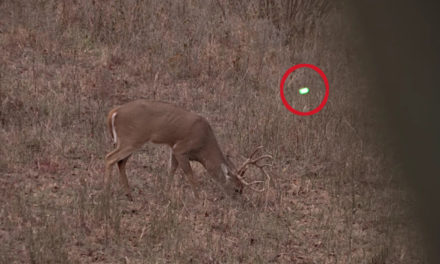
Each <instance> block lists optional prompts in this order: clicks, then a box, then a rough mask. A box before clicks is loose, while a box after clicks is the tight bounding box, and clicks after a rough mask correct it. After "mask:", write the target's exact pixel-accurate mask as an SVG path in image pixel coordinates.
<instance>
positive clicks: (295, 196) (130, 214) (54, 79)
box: [0, 0, 424, 263]
mask: <svg viewBox="0 0 440 264" xmlns="http://www.w3.org/2000/svg"><path fill="white" fill-rule="evenodd" d="M329 3H333V4H329ZM351 31H353V29H352V28H351V26H350V23H349V22H347V21H345V19H344V16H343V11H342V6H339V5H337V4H336V2H333V1H328V2H327V1H320V0H316V1H285V0H275V1H266V0H252V1H232V0H210V1H204V0H184V1H171V0H164V1H136V0H126V1H102V0H92V1H88V0H76V1H56V0H34V1H9V0H5V1H0V140H1V146H2V147H1V148H0V175H1V177H0V181H1V182H0V201H1V204H2V206H1V210H0V245H1V246H0V263H420V262H423V261H424V258H423V257H422V256H423V254H422V253H421V250H420V248H419V247H416V246H414V245H416V244H418V242H419V239H420V238H419V237H418V236H417V235H416V231H415V228H414V226H413V222H412V220H411V218H410V217H409V214H408V213H407V210H406V209H407V208H409V207H411V205H412V202H411V201H412V200H411V197H408V195H407V194H406V192H405V191H404V190H403V187H402V185H401V184H400V183H399V180H398V179H399V165H398V164H396V162H395V161H394V160H393V153H390V152H389V151H385V149H386V146H387V145H386V144H387V143H386V142H387V140H386V137H384V136H383V135H381V132H380V131H381V130H380V126H381V124H380V122H379V121H378V120H379V119H378V118H377V116H378V114H377V113H376V112H375V111H374V110H372V109H374V105H371V104H369V103H368V100H367V99H368V96H369V95H368V81H367V78H366V77H365V76H364V75H363V74H362V71H361V66H362V65H360V64H359V62H358V61H357V58H356V48H355V46H356V44H357V42H359V41H360V38H359V36H356V35H355V34H348V33H347V32H351ZM297 63H312V64H315V65H317V66H318V67H320V68H321V69H322V70H323V71H324V72H325V73H326V74H327V76H328V78H329V81H330V98H329V102H328V104H327V105H326V107H325V108H324V110H323V111H321V112H320V113H319V114H317V115H314V116H311V117H299V116H294V115H292V114H291V113H289V112H288V111H287V110H286V109H285V108H284V106H282V104H281V100H280V99H279V81H280V79H281V76H282V74H283V73H284V71H285V70H286V69H288V68H289V67H291V66H293V65H294V64H297ZM300 78H302V80H301V81H302V82H305V83H307V82H311V83H312V82H313V80H311V77H307V74H303V75H300ZM136 98H149V99H157V100H163V101H169V102H173V103H175V104H177V105H180V106H182V107H184V108H187V109H191V110H193V111H195V112H198V113H201V114H202V115H204V116H205V117H206V118H207V119H208V120H209V121H210V122H211V124H212V126H213V128H214V130H215V132H216V134H217V137H218V139H219V141H220V143H221V145H222V147H223V149H224V150H225V151H229V152H230V153H231V155H232V156H233V159H234V160H235V161H236V162H237V163H238V162H240V161H242V160H243V157H242V155H247V154H249V151H251V149H252V148H253V147H255V146H257V145H264V146H265V148H266V150H267V151H268V152H270V153H272V154H273V155H274V157H275V162H274V167H273V168H272V170H271V172H270V173H271V175H272V179H273V181H272V184H271V186H270V188H269V190H268V191H266V192H264V193H254V192H252V191H250V190H246V193H245V194H244V196H245V197H244V199H243V201H233V200H231V199H229V198H228V197H224V195H223V193H222V192H221V190H219V189H218V187H217V186H216V185H215V184H214V183H213V182H212V181H211V180H210V179H209V177H207V174H206V172H205V171H204V170H203V169H202V168H201V166H199V165H197V164H193V165H194V168H195V171H196V173H197V174H198V175H200V177H199V180H200V182H201V185H202V186H203V190H204V195H203V197H204V198H203V199H200V200H196V199H194V198H193V197H192V193H191V189H190V188H189V186H188V182H187V181H186V180H185V179H182V178H181V177H176V178H178V179H176V181H175V183H174V185H173V186H172V187H171V188H172V189H171V192H168V193H167V192H165V191H164V190H165V189H164V188H163V187H164V182H165V181H164V179H165V174H166V165H167V160H168V153H167V149H166V148H165V147H160V146H146V147H145V148H144V149H143V151H141V152H140V153H137V154H136V155H134V157H133V158H132V159H130V160H129V162H128V166H127V168H128V175H129V181H130V185H131V187H132V188H133V196H134V199H135V201H134V202H129V201H127V200H126V199H125V197H124V196H123V195H120V194H115V195H114V196H112V197H111V199H104V196H103V195H102V192H101V187H102V186H101V184H102V180H103V164H104V162H103V157H104V156H105V154H106V153H107V152H108V151H109V150H111V149H112V144H111V141H110V138H109V135H108V131H107V129H106V128H105V124H104V118H105V116H106V113H107V111H108V110H109V109H110V108H111V107H112V106H114V105H117V104H120V103H124V102H127V101H130V100H133V99H136ZM115 172H116V171H115ZM115 172H114V175H116V174H115ZM257 172H258V171H256V170H255V171H254V173H253V174H251V175H252V177H254V178H258V177H260V175H259V174H258V173H257ZM114 179H115V183H116V184H113V189H114V190H119V189H121V188H120V186H119V184H118V183H117V181H116V177H114Z"/></svg>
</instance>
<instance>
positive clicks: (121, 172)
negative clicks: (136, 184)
mask: <svg viewBox="0 0 440 264" xmlns="http://www.w3.org/2000/svg"><path fill="white" fill-rule="evenodd" d="M130 156H131V154H130V155H128V157H126V158H125V159H123V160H120V161H118V167H119V180H120V183H121V185H122V186H124V189H125V194H126V196H127V198H128V200H130V201H133V197H132V196H131V192H130V187H129V186H128V179H127V174H126V173H125V165H126V164H127V161H128V158H130Z"/></svg>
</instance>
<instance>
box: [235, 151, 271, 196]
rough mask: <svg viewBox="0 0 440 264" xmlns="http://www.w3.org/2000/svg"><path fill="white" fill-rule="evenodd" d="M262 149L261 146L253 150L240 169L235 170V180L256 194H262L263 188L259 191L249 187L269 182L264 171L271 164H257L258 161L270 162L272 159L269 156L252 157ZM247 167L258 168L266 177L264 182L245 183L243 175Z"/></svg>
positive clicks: (268, 177)
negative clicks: (253, 166) (267, 160)
mask: <svg viewBox="0 0 440 264" xmlns="http://www.w3.org/2000/svg"><path fill="white" fill-rule="evenodd" d="M261 149H263V146H259V147H257V148H255V150H254V151H253V152H252V154H251V155H250V156H249V158H248V159H247V160H246V161H245V162H243V164H242V165H241V166H240V168H239V169H238V170H237V178H238V179H239V180H240V181H241V182H242V183H243V185H246V186H248V187H249V188H250V189H252V190H254V191H257V192H263V191H264V188H263V189H261V190H258V189H255V188H253V187H251V185H253V184H256V183H262V182H268V183H269V182H270V176H269V174H268V173H267V171H265V170H264V168H265V167H271V166H272V164H270V163H264V164H258V162H259V161H261V160H264V159H269V160H272V159H273V157H272V156H271V155H267V154H266V155H261V156H259V157H254V156H255V155H256V154H257V152H258V151H259V150H261ZM249 165H255V166H256V167H257V168H259V169H260V170H261V171H262V172H263V174H264V175H265V176H266V181H253V182H250V183H248V182H246V181H245V179H244V177H243V175H244V173H245V172H246V170H247V168H248V166H249Z"/></svg>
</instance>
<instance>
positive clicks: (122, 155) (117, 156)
mask: <svg viewBox="0 0 440 264" xmlns="http://www.w3.org/2000/svg"><path fill="white" fill-rule="evenodd" d="M135 150H136V148H135V147H120V146H118V147H117V148H116V149H115V150H114V151H112V152H110V153H109V154H107V156H105V188H106V192H109V191H110V185H111V175H112V173H111V172H112V168H113V165H114V164H115V163H118V166H119V175H120V181H121V183H122V185H124V187H125V191H126V192H127V196H128V198H129V199H130V198H131V194H130V187H129V186H128V179H127V175H126V173H125V163H126V162H127V160H128V158H129V157H130V155H131V154H132V153H133V151H135Z"/></svg>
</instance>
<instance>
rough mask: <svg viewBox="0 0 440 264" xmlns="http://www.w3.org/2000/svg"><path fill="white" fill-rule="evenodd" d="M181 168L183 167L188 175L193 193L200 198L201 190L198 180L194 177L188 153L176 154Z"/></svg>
mask: <svg viewBox="0 0 440 264" xmlns="http://www.w3.org/2000/svg"><path fill="white" fill-rule="evenodd" d="M174 156H175V158H176V160H177V162H178V164H179V166H180V168H182V170H183V172H184V173H185V175H186V177H187V178H188V180H189V182H190V183H191V186H192V189H193V193H194V196H195V198H196V199H199V190H198V186H197V185H198V184H197V181H196V180H195V179H194V174H193V171H192V169H191V164H189V159H188V156H187V155H178V154H174Z"/></svg>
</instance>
